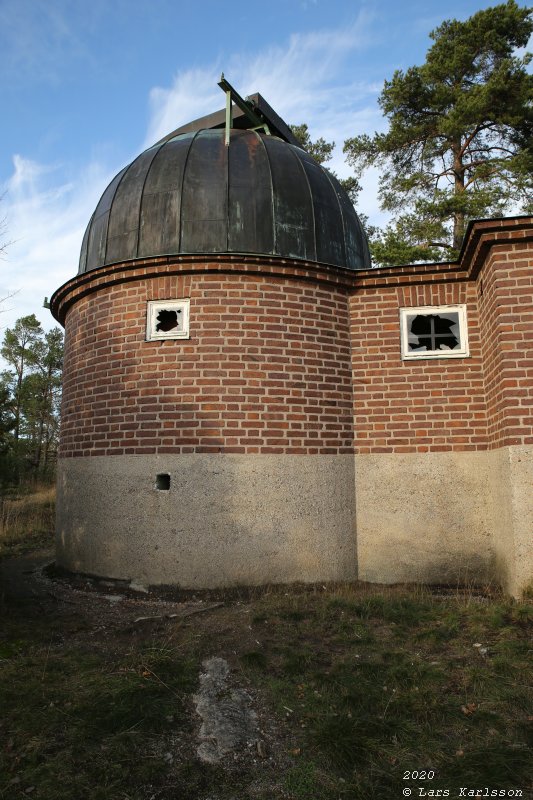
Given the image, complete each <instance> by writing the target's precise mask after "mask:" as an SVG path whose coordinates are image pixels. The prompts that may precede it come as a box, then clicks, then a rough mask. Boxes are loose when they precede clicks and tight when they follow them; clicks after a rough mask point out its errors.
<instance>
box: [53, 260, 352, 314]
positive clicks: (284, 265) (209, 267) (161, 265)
mask: <svg viewBox="0 0 533 800" xmlns="http://www.w3.org/2000/svg"><path fill="white" fill-rule="evenodd" d="M208 272H211V273H232V274H250V275H259V276H261V275H264V276H270V277H272V276H274V277H280V278H288V279H291V278H292V279H296V280H304V281H311V282H313V283H318V284H329V285H330V286H331V285H333V286H336V287H337V288H344V289H346V290H349V289H353V288H354V285H355V272H354V271H353V270H348V269H343V268H341V267H332V266H328V265H325V264H317V263H315V262H313V261H300V260H297V259H287V258H277V257H265V256H246V255H244V256H243V255H238V256H236V255H228V254H220V255H216V254H215V255H209V256H207V255H191V256H161V257H157V258H147V259H135V260H133V261H124V262H120V263H118V264H111V265H108V266H105V267H99V268H98V269H94V270H91V271H90V272H85V273H82V274H81V275H77V276H76V277H75V278H72V279H71V280H69V281H67V282H66V283H64V284H63V285H62V286H60V287H59V289H57V290H56V291H55V292H54V294H53V295H52V297H51V299H50V311H51V313H52V315H53V316H54V318H55V319H56V320H57V321H58V322H60V323H61V324H62V325H64V323H65V315H66V313H67V311H68V309H69V308H70V307H71V306H72V305H73V304H74V303H76V302H77V301H78V300H79V299H80V298H82V297H85V296H86V295H88V294H92V293H93V292H96V291H99V290H100V289H102V288H103V287H105V286H112V285H114V284H117V283H126V282H129V281H136V280H142V279H146V278H159V277H162V276H169V275H183V274H191V273H201V274H205V273H208Z"/></svg>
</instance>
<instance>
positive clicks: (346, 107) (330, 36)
mask: <svg viewBox="0 0 533 800" xmlns="http://www.w3.org/2000/svg"><path fill="white" fill-rule="evenodd" d="M370 21H371V17H370V16H369V14H368V13H367V12H366V11H363V12H360V14H359V15H358V17H357V18H356V20H355V21H354V22H353V24H352V25H350V26H348V27H342V28H337V29H335V28H332V29H328V30H322V31H317V32H311V33H305V34H300V33H298V34H293V35H292V36H290V37H289V39H288V40H287V41H286V42H284V43H282V44H279V45H271V46H270V47H267V48H265V49H264V50H263V51H261V52H259V53H257V52H255V53H253V54H250V53H236V54H235V55H233V56H232V57H231V58H230V60H229V62H228V63H221V61H220V59H218V60H217V61H215V62H213V63H212V64H210V65H207V66H204V67H202V68H195V69H188V70H180V71H179V72H178V73H177V75H176V77H175V79H174V81H173V83H172V85H171V86H170V87H168V88H163V87H157V88H154V89H152V91H151V93H150V109H151V122H150V125H149V127H148V131H147V136H146V140H145V145H146V146H149V145H150V144H153V143H154V142H155V141H157V140H158V139H160V138H161V137H162V136H165V135H166V134H167V133H169V132H170V131H172V130H173V129H175V128H177V127H179V126H180V125H182V124H184V123H185V122H188V121H190V120H191V119H194V118H195V117H198V116H202V115H203V114H206V113H208V112H210V111H212V110H213V109H214V108H221V107H222V106H223V104H224V98H223V95H222V93H221V92H220V90H219V89H218V88H217V86H216V83H217V81H218V79H219V77H220V73H221V71H222V70H223V71H224V73H225V75H226V77H227V78H228V80H229V81H230V82H232V83H234V85H235V87H236V88H237V89H238V91H239V92H240V93H241V94H243V95H247V94H251V93H253V92H255V91H259V92H260V93H261V94H262V95H263V96H264V97H265V98H266V99H267V100H268V102H269V103H270V104H271V105H272V106H273V107H274V108H275V109H276V111H277V112H278V113H279V114H280V115H281V116H282V117H283V118H284V119H286V121H287V122H289V123H300V122H304V121H305V122H307V124H308V125H309V126H310V128H312V129H315V130H316V131H317V133H316V135H324V134H323V133H322V131H328V132H331V131H333V130H334V131H335V132H336V133H335V135H336V136H338V137H339V138H340V136H343V135H344V134H345V131H346V136H347V135H348V132H351V133H352V134H353V133H357V132H359V128H360V124H361V122H359V124H358V117H359V116H360V115H361V113H362V114H363V117H365V116H366V115H368V114H369V113H371V109H372V108H373V107H374V105H375V97H376V94H377V91H378V90H379V89H378V87H377V86H376V84H375V82H372V81H364V80H351V79H350V78H348V79H346V77H345V76H346V75H351V70H346V69H345V66H346V61H347V59H348V57H350V58H353V56H354V54H355V55H357V54H358V53H359V54H360V57H361V72H363V65H364V51H365V49H366V48H367V47H368V45H369V43H370ZM365 103H367V104H368V109H367V110H366V111H365V110H364V108H363V110H362V111H361V106H362V105H363V107H364V105H365ZM354 124H355V130H354Z"/></svg>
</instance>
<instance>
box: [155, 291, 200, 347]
mask: <svg viewBox="0 0 533 800" xmlns="http://www.w3.org/2000/svg"><path fill="white" fill-rule="evenodd" d="M189 310H190V300H189V299H188V298H184V299H183V300H149V301H148V303H147V311H146V340H147V341H148V342H150V341H153V340H157V339H188V338H189Z"/></svg>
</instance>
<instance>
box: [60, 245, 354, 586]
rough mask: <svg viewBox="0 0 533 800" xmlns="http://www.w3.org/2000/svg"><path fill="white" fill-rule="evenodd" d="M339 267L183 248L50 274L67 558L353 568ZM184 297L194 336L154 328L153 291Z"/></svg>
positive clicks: (200, 577)
mask: <svg viewBox="0 0 533 800" xmlns="http://www.w3.org/2000/svg"><path fill="white" fill-rule="evenodd" d="M345 281H348V278H347V277H346V274H345V272H344V271H342V270H335V269H329V268H328V269H327V270H321V269H320V267H318V265H313V264H302V263H301V262H300V263H299V264H294V263H291V262H287V261H281V260H279V261H276V260H274V259H272V260H268V259H267V260H264V261H260V260H259V259H256V258H250V259H242V260H235V259H233V260H232V259H230V258H224V257H221V258H220V259H218V260H213V261H212V262H209V264H206V263H205V262H202V261H200V260H198V259H194V258H191V259H187V258H180V259H174V260H172V259H153V260H151V261H146V262H141V263H139V262H131V263H130V264H125V265H116V266H114V267H106V268H102V269H99V270H96V271H95V272H93V273H91V274H88V275H86V276H80V277H79V278H77V279H74V280H73V281H70V282H69V283H68V284H66V285H65V286H64V287H62V288H61V289H60V290H58V292H56V295H55V296H54V298H53V300H52V307H53V310H54V313H55V314H56V316H57V318H58V319H60V320H61V319H64V320H65V327H66V352H65V367H64V384H63V385H64V395H63V416H62V429H61V447H60V453H59V456H60V458H59V464H58V473H59V481H58V524H57V534H58V548H57V557H58V561H59V563H60V564H62V565H63V566H65V567H67V568H68V569H71V570H73V571H80V572H85V573H90V574H97V575H103V576H108V577H113V578H123V579H124V578H126V579H127V578H130V579H134V580H138V581H141V582H144V583H148V584H161V583H168V584H178V585H181V586H183V587H185V588H202V587H204V588H205V587H213V586H224V585H235V584H239V583H242V584H261V583H266V582H291V581H301V580H304V581H306V580H307V581H319V580H322V581H323V580H347V579H353V578H355V576H356V574H357V566H356V565H357V556H356V545H355V529H354V514H355V511H354V502H355V496H354V465H353V398H352V379H351V351H350V342H349V318H348V313H349V312H348V292H347V286H346V285H345ZM185 297H187V298H190V339H189V340H164V341H151V342H146V341H145V331H146V302H147V300H157V299H178V298H185ZM161 473H165V474H167V475H169V476H170V489H169V490H168V491H167V490H158V489H157V488H156V483H157V482H156V476H157V475H158V474H161Z"/></svg>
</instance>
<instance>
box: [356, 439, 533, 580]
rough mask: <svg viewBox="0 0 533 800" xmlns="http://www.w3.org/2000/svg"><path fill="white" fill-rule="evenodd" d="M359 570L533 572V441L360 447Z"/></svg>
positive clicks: (426, 576)
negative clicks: (429, 449)
mask: <svg viewBox="0 0 533 800" xmlns="http://www.w3.org/2000/svg"><path fill="white" fill-rule="evenodd" d="M355 464H356V468H355V480H356V495H357V513H356V529H357V557H358V577H359V579H360V580H365V581H371V582H376V583H399V582H411V581H416V582H426V583H449V582H457V583H459V584H464V583H468V582H473V583H477V584H479V583H484V582H491V583H494V584H498V585H501V586H503V588H504V589H505V590H506V591H508V592H509V593H511V594H513V595H516V596H518V595H520V594H521V593H522V592H523V591H524V590H525V589H526V588H527V586H528V584H530V582H531V576H532V575H533V530H532V529H531V524H532V520H533V491H532V490H533V448H530V447H529V448H528V447H511V448H502V449H500V450H495V451H489V452H479V451H478V452H445V453H424V454H416V453H409V454H402V455H400V454H380V455H359V456H356V459H355Z"/></svg>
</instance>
